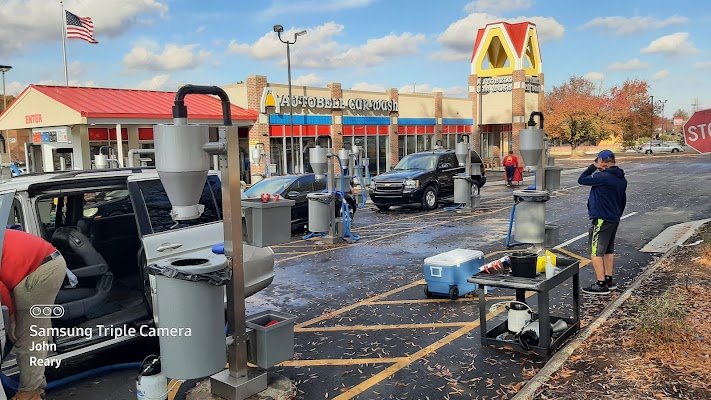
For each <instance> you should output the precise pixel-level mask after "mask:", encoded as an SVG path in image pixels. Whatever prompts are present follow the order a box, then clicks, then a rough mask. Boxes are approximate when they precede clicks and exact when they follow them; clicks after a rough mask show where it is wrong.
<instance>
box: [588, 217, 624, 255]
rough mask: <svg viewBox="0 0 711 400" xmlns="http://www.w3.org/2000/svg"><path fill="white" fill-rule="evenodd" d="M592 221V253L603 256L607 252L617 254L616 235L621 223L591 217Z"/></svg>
mask: <svg viewBox="0 0 711 400" xmlns="http://www.w3.org/2000/svg"><path fill="white" fill-rule="evenodd" d="M590 222H592V224H591V225H590V230H589V232H588V243H589V244H590V255H591V256H592V257H602V256H604V255H605V254H615V235H616V234H617V227H618V226H619V225H620V224H618V223H614V222H609V221H605V220H602V219H591V220H590Z"/></svg>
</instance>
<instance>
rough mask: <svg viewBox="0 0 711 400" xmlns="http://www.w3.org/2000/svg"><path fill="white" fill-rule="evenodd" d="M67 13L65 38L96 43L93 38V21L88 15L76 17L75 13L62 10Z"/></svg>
mask: <svg viewBox="0 0 711 400" xmlns="http://www.w3.org/2000/svg"><path fill="white" fill-rule="evenodd" d="M64 11H65V12H66V13H67V39H82V40H86V41H87V42H89V43H92V44H97V43H99V42H97V41H96V40H95V39H94V22H93V21H92V20H91V18H89V17H77V16H76V15H74V14H72V13H70V12H69V11H66V10H64Z"/></svg>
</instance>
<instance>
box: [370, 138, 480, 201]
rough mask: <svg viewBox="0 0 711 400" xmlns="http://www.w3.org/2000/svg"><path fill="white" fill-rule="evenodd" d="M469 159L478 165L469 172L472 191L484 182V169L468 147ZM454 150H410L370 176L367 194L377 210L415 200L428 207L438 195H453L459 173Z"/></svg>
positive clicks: (478, 189) (440, 198)
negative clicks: (473, 172)
mask: <svg viewBox="0 0 711 400" xmlns="http://www.w3.org/2000/svg"><path fill="white" fill-rule="evenodd" d="M471 161H472V163H473V164H480V165H481V174H476V175H472V176H471V178H472V179H473V181H474V183H475V185H474V186H473V187H472V193H473V194H479V191H480V190H481V187H482V186H484V184H486V171H485V168H484V165H483V163H482V161H481V157H480V156H479V154H478V153H477V152H476V151H474V150H472V151H471ZM463 174H464V167H463V166H462V167H460V166H459V162H458V161H457V156H456V154H455V152H454V150H435V151H425V152H420V153H413V154H409V155H407V156H405V157H403V158H402V159H401V160H400V162H398V163H397V164H396V165H395V166H394V167H393V169H392V170H390V171H388V172H385V173H383V174H380V175H377V176H375V177H373V179H372V180H371V184H370V190H369V193H370V198H371V200H372V201H373V203H374V204H375V206H376V207H378V208H379V209H380V210H387V209H389V208H390V206H393V205H408V204H419V205H421V206H422V208H423V209H426V210H432V209H435V208H437V205H438V204H439V202H440V201H441V200H442V199H445V198H447V197H451V196H453V195H454V177H455V176H459V175H463Z"/></svg>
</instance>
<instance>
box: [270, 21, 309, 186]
mask: <svg viewBox="0 0 711 400" xmlns="http://www.w3.org/2000/svg"><path fill="white" fill-rule="evenodd" d="M274 32H276V33H277V36H279V40H280V41H281V42H282V43H285V44H286V69H287V75H288V80H289V129H290V131H289V136H290V137H291V165H292V167H293V168H294V172H296V168H295V167H296V161H295V158H294V156H295V152H294V151H295V150H294V149H295V148H294V103H293V102H294V97H293V96H292V95H291V45H292V44H295V43H296V38H298V37H299V36H301V35H305V34H306V31H305V30H303V31H301V32H296V33H295V34H294V41H292V42H290V41H288V40H284V39H282V38H281V34H282V32H284V27H283V26H281V25H274ZM299 132H301V131H299ZM299 136H301V135H299ZM284 167H286V165H285V166H284ZM285 169H286V168H285ZM302 169H303V166H302ZM300 172H303V170H302V171H300Z"/></svg>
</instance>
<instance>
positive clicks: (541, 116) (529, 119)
mask: <svg viewBox="0 0 711 400" xmlns="http://www.w3.org/2000/svg"><path fill="white" fill-rule="evenodd" d="M536 115H538V117H539V119H540V120H541V126H540V127H539V128H540V129H543V113H542V112H540V111H534V112H532V113H531V116H530V117H529V118H528V126H536V121H534V120H533V117H534V116H536Z"/></svg>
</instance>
